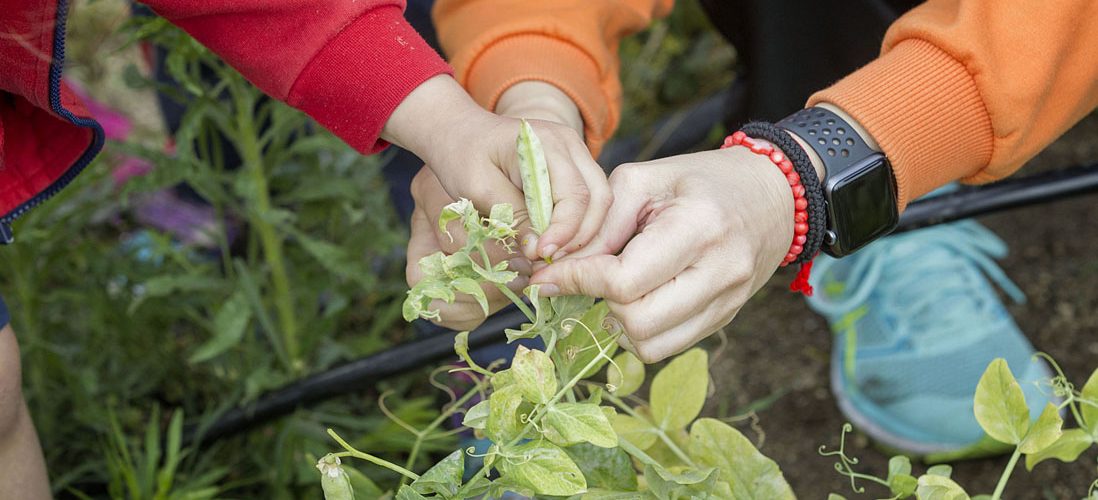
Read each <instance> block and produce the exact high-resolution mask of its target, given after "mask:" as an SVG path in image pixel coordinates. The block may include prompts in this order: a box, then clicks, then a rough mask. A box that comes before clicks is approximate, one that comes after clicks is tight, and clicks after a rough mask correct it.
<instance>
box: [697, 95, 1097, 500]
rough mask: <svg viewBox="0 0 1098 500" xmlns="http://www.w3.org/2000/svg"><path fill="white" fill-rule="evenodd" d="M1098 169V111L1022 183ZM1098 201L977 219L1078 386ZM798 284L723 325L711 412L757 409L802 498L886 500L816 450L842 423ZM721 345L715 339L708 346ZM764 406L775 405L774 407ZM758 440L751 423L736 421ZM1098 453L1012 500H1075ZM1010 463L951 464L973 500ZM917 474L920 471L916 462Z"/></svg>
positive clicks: (1019, 490) (874, 470)
mask: <svg viewBox="0 0 1098 500" xmlns="http://www.w3.org/2000/svg"><path fill="white" fill-rule="evenodd" d="M1096 161H1098V113H1094V114H1091V115H1090V116H1089V117H1088V118H1087V119H1085V120H1084V121H1082V122H1081V123H1079V124H1078V125H1077V126H1075V127H1074V128H1072V129H1071V130H1070V131H1069V132H1068V133H1067V134H1065V135H1064V136H1063V137H1062V138H1061V139H1060V140H1059V141H1057V142H1056V143H1055V144H1053V145H1052V146H1050V147H1049V148H1048V149H1047V150H1045V151H1044V152H1042V153H1041V154H1040V155H1039V156H1038V157H1037V158H1035V159H1034V160H1033V161H1032V162H1031V163H1030V164H1029V165H1027V166H1026V167H1025V168H1024V169H1023V170H1022V172H1020V173H1019V174H1018V175H1025V174H1026V173H1033V172H1037V171H1043V170H1052V169H1058V168H1064V167H1067V166H1072V165H1080V164H1084V163H1086V164H1092V163H1094V162H1096ZM1096 201H1098V194H1096V195H1088V196H1082V197H1077V198H1073V199H1068V200H1062V201H1057V202H1054V203H1049V204H1045V205H1039V206H1034V207H1029V208H1023V209H1017V210H1013V211H1009V212H1004V213H999V214H994V215H991V216H987V217H983V218H980V222H982V223H984V224H985V225H986V226H987V227H988V228H990V229H991V230H993V231H994V232H995V233H997V234H998V235H999V236H1000V237H1002V238H1003V240H1005V241H1006V242H1007V243H1008V244H1009V245H1010V248H1011V254H1010V255H1009V256H1008V257H1007V258H1005V259H1004V260H1003V261H1002V262H1001V265H1002V267H1003V269H1004V270H1005V271H1006V272H1007V274H1008V275H1009V276H1010V277H1011V279H1013V280H1014V282H1015V283H1017V284H1018V285H1019V286H1020V287H1021V288H1022V290H1023V291H1025V293H1026V295H1027V297H1028V301H1027V302H1026V303H1025V304H1013V305H1010V306H1009V309H1010V311H1011V313H1012V314H1013V315H1014V318H1015V320H1016V321H1017V323H1018V325H1019V326H1020V327H1021V329H1022V331H1024V332H1026V333H1027V335H1028V336H1029V338H1030V340H1031V341H1032V342H1033V344H1034V345H1035V346H1036V348H1037V349H1039V350H1042V351H1044V352H1047V353H1049V354H1051V355H1052V356H1053V357H1054V358H1055V359H1056V360H1057V361H1058V362H1059V363H1060V365H1061V366H1062V368H1063V369H1064V371H1065V372H1066V374H1067V375H1068V377H1069V378H1070V379H1071V380H1072V381H1075V382H1076V383H1077V384H1082V383H1083V382H1085V381H1086V377H1088V376H1089V375H1090V373H1091V371H1093V370H1094V369H1096V368H1098V311H1096V308H1095V306H1096V305H1098V256H1096V255H1095V253H1092V252H1094V249H1095V248H1098V225H1096V224H1094V222H1093V221H1095V220H1098V202H1096ZM790 277H791V275H788V274H787V273H785V272H783V273H779V274H778V275H777V276H776V277H775V278H774V279H772V280H771V282H770V283H769V284H768V285H767V287H766V288H765V289H763V290H762V291H761V292H760V295H759V296H757V297H756V298H755V299H754V300H752V301H750V303H749V304H748V305H747V306H745V307H744V309H743V311H742V312H741V313H740V315H739V317H738V318H737V319H736V320H735V321H734V322H733V323H732V324H731V325H729V326H728V327H727V328H726V332H727V338H728V345H727V346H726V348H725V349H724V351H723V353H722V354H721V355H720V357H719V358H718V359H716V360H715V362H714V364H713V367H712V374H713V378H714V381H715V383H716V386H717V388H716V393H715V394H714V396H713V397H712V398H711V400H710V407H709V408H708V409H707V412H708V413H709V414H710V415H720V416H727V415H734V414H736V413H737V412H739V411H743V409H744V408H747V407H748V406H749V405H751V404H752V403H755V404H756V405H760V406H763V408H762V409H760V410H759V411H758V412H757V414H758V417H759V424H758V425H759V426H760V427H761V429H762V430H763V431H764V432H765V442H764V443H763V447H762V452H763V453H764V454H766V455H767V456H770V457H771V458H773V459H774V460H775V461H777V462H778V464H779V465H780V466H781V468H782V470H783V471H784V473H785V476H786V478H787V479H788V480H789V482H790V484H791V485H792V486H793V489H794V491H796V493H797V495H798V497H799V498H805V499H813V498H821V499H822V498H826V497H827V494H828V493H829V492H837V493H840V494H842V495H845V496H846V497H847V498H852V499H853V498H884V497H888V496H889V494H888V492H887V491H886V490H885V489H884V488H880V487H877V486H875V485H873V484H866V485H865V486H866V490H867V491H866V493H865V494H861V495H859V494H856V493H854V492H853V491H851V488H850V483H849V480H848V479H847V478H846V477H844V476H841V475H839V474H838V473H836V472H835V470H834V469H833V465H832V463H833V460H831V458H830V457H821V456H820V455H818V454H817V449H818V448H819V446H820V445H824V444H826V445H827V446H828V447H829V448H833V447H835V446H836V445H837V444H838V438H839V433H840V429H841V427H842V425H843V423H844V422H846V419H844V417H843V416H842V414H841V413H840V412H839V410H838V408H837V407H836V405H835V401H834V399H833V397H832V395H831V392H830V390H829V382H828V369H829V359H830V350H831V336H830V333H829V329H828V326H827V324H826V322H825V321H824V320H823V319H822V318H821V317H820V316H817V315H816V314H815V313H813V312H812V311H811V310H810V309H809V308H808V307H807V306H806V305H805V303H804V301H803V300H801V299H800V298H799V297H798V296H797V295H795V294H792V293H789V292H787V291H786V288H785V286H786V283H787V282H788V281H789V278H790ZM707 342H708V344H707V347H710V348H714V347H715V346H716V345H717V343H718V341H717V340H716V339H715V338H714V339H711V340H709V341H707ZM767 399H770V400H771V401H769V403H770V404H769V405H767V404H766V403H767V402H768V401H767ZM738 427H739V428H740V429H741V430H743V431H744V433H745V434H746V435H747V436H748V437H750V438H753V439H755V438H756V436H757V433H756V432H754V431H753V430H752V428H751V426H750V424H749V423H748V422H744V423H741V424H738ZM847 450H848V452H849V454H850V455H853V456H857V457H858V458H859V459H860V460H861V463H860V464H859V465H858V466H857V470H858V471H859V472H864V473H869V474H874V475H878V476H884V475H886V473H887V461H888V458H889V455H887V454H885V453H884V452H881V451H879V450H877V449H875V448H874V447H873V445H872V443H870V442H869V440H868V439H867V438H865V437H864V436H861V435H852V436H848V441H847ZM1096 458H1098V451H1096V450H1095V448H1091V450H1089V451H1088V452H1087V453H1085V454H1084V455H1083V456H1082V457H1080V458H1079V460H1078V461H1076V462H1075V463H1073V464H1063V463H1060V462H1057V461H1050V462H1045V463H1042V464H1040V465H1038V466H1037V467H1036V468H1035V469H1034V471H1033V472H1031V473H1027V472H1026V471H1025V468H1024V467H1023V466H1021V465H1020V466H1019V467H1018V468H1017V469H1016V470H1015V471H1014V474H1013V475H1012V476H1011V479H1010V483H1009V485H1008V487H1007V494H1006V495H1005V496H1006V497H1007V498H1011V499H1019V498H1021V499H1030V498H1034V499H1076V500H1077V499H1079V498H1082V497H1084V496H1086V492H1087V488H1088V486H1089V485H1090V484H1091V482H1092V481H1094V480H1095V479H1098V467H1096ZM1006 463H1007V457H1000V458H994V459H983V460H971V461H965V462H961V463H956V464H954V476H953V477H954V478H955V479H956V480H957V481H958V482H959V483H960V484H962V485H963V486H965V487H966V489H968V491H969V492H970V493H972V494H977V493H990V492H991V491H992V490H993V489H994V487H995V484H996V483H997V482H998V479H999V476H1000V474H1001V473H1002V471H1003V469H1004V467H1005V465H1006ZM916 470H917V471H920V470H922V467H921V466H919V465H916Z"/></svg>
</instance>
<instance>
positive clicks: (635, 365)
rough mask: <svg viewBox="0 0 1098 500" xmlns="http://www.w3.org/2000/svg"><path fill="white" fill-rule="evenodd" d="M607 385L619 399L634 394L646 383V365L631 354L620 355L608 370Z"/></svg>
mask: <svg viewBox="0 0 1098 500" xmlns="http://www.w3.org/2000/svg"><path fill="white" fill-rule="evenodd" d="M615 366H616V368H615ZM606 383H607V384H609V385H610V387H611V388H613V391H612V392H613V394H614V395H615V396H617V397H619V398H624V397H626V396H628V395H630V394H633V392H635V391H636V390H637V389H640V386H641V384H643V383H644V363H641V360H639V359H637V357H636V356H634V355H633V353H631V352H623V353H621V354H618V355H617V356H615V357H614V364H612V365H610V366H609V367H607V368H606Z"/></svg>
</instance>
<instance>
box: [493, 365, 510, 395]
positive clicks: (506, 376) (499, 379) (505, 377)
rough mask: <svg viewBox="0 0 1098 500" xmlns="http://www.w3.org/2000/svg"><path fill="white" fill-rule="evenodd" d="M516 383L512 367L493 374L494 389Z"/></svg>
mask: <svg viewBox="0 0 1098 500" xmlns="http://www.w3.org/2000/svg"><path fill="white" fill-rule="evenodd" d="M511 385H515V376H514V375H512V374H511V369H510V368H508V369H506V370H500V371H498V372H496V373H494V374H492V389H493V390H496V391H498V390H500V389H503V388H504V387H507V386H511Z"/></svg>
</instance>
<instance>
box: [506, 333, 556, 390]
mask: <svg viewBox="0 0 1098 500" xmlns="http://www.w3.org/2000/svg"><path fill="white" fill-rule="evenodd" d="M510 370H511V374H512V375H514V377H515V385H516V386H518V388H519V389H521V390H522V396H523V397H525V398H526V399H527V400H528V401H531V402H534V403H540V404H545V403H548V402H549V400H550V399H552V398H553V395H555V394H556V392H557V373H556V370H554V369H553V361H552V360H550V359H549V356H548V355H547V354H545V352H544V351H540V350H537V349H527V348H526V347H525V346H522V345H520V346H518V349H516V350H515V358H514V360H513V361H512V362H511V368H510Z"/></svg>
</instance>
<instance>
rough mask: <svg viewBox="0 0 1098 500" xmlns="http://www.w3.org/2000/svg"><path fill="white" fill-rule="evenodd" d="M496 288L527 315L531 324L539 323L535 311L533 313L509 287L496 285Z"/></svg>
mask: <svg viewBox="0 0 1098 500" xmlns="http://www.w3.org/2000/svg"><path fill="white" fill-rule="evenodd" d="M496 288H499V291H500V292H502V293H503V295H505V296H506V297H507V298H508V299H511V302H514V304H515V306H516V307H518V308H519V310H520V311H522V314H525V315H526V319H529V320H530V322H531V323H533V322H535V321H537V316H535V315H534V311H531V310H530V307H529V306H527V305H526V302H523V301H522V299H520V298H519V296H518V295H515V292H512V291H511V289H510V288H507V285H502V284H500V283H496Z"/></svg>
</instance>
